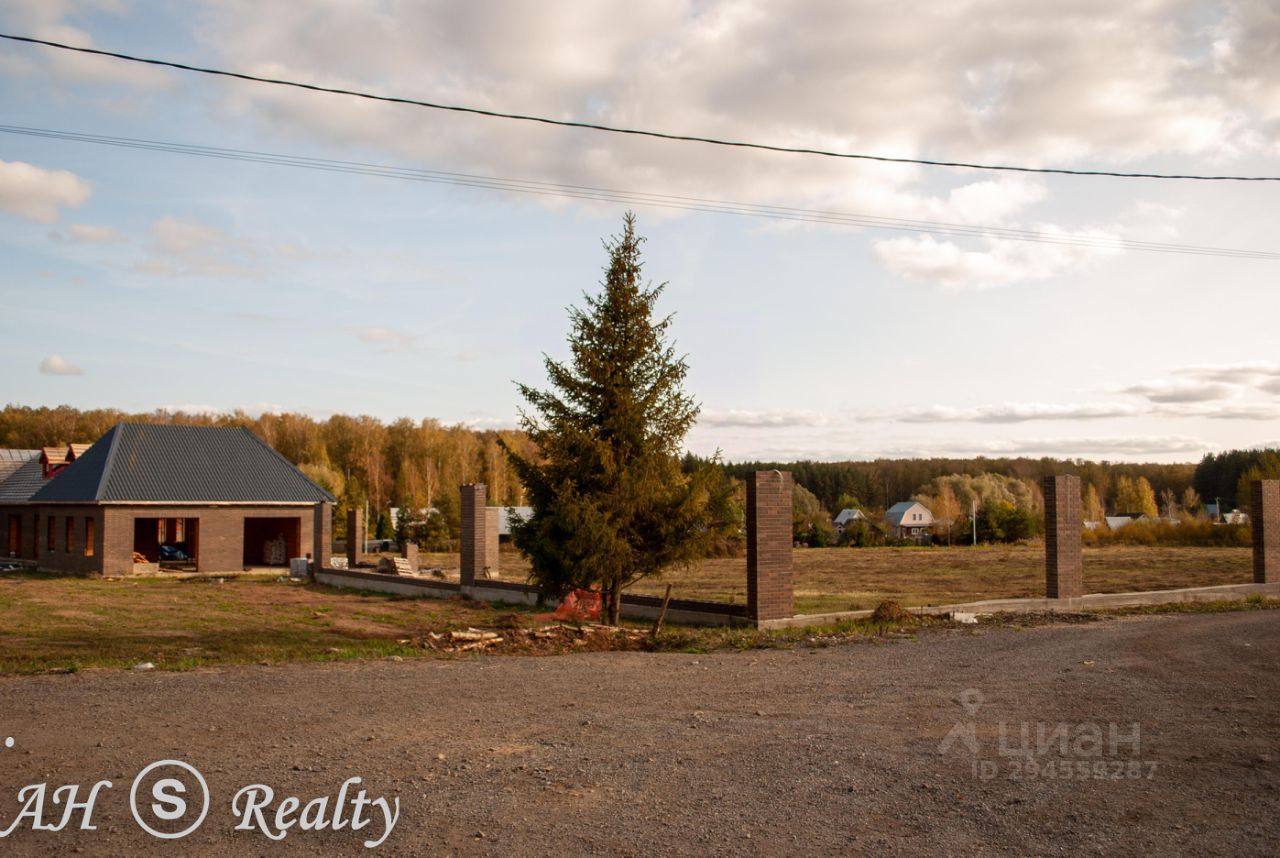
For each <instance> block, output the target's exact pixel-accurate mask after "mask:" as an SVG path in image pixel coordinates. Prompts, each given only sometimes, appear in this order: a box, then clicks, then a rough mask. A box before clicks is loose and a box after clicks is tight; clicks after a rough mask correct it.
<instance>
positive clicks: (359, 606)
mask: <svg viewBox="0 0 1280 858" xmlns="http://www.w3.org/2000/svg"><path fill="white" fill-rule="evenodd" d="M511 612H512V609H511V607H509V606H508V607H505V608H503V609H502V610H501V611H498V610H494V609H493V608H490V607H489V606H488V605H484V604H479V603H471V602H461V601H458V600H453V601H443V600H440V601H437V600H430V599H409V598H404V597H396V596H386V595H381V594H375V593H358V592H353V591H350V590H336V589H332V588H329V587H322V586H314V585H302V584H292V583H287V582H280V581H277V580H275V578H274V577H267V578H262V577H250V576H237V577H230V578H226V579H223V583H215V582H214V579H187V580H180V579H173V578H139V579H128V580H123V581H109V580H103V579H100V578H74V577H55V576H51V575H43V574H25V575H17V574H12V575H3V576H0V673H15V672H17V673H27V672H33V671H40V670H51V669H70V670H75V669H78V668H80V667H132V666H133V665H135V664H137V663H138V662H142V661H150V662H153V663H154V664H155V665H156V666H157V667H159V668H161V669H179V668H187V667H200V666H205V665H213V664H251V663H258V662H272V663H273V662H285V661H308V660H339V659H346V658H374V657H380V656H388V655H412V654H415V652H416V650H414V649H413V648H412V647H408V646H404V645H402V644H400V643H399V641H401V640H404V639H406V638H412V637H415V636H421V635H422V634H424V633H426V632H427V631H437V632H438V631H443V630H448V629H451V628H462V627H466V626H469V625H490V624H493V623H495V622H496V619H497V618H498V617H499V616H503V615H510V614H511ZM419 654H420V653H419Z"/></svg>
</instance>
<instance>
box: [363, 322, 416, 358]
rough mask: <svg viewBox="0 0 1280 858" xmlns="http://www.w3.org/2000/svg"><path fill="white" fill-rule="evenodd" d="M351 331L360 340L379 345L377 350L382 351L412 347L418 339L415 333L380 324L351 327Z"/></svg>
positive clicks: (394, 350) (398, 350)
mask: <svg viewBox="0 0 1280 858" xmlns="http://www.w3.org/2000/svg"><path fill="white" fill-rule="evenodd" d="M352 333H354V334H355V335H356V338H357V339H359V340H360V341H361V342H365V343H369V344H370V345H375V346H379V347H380V349H379V350H380V351H384V352H400V351H406V350H408V349H411V348H413V345H414V343H415V342H416V341H417V339H418V337H417V335H416V334H411V333H409V332H408V331H402V330H398V329H396V328H386V327H381V326H371V327H364V328H353V329H352Z"/></svg>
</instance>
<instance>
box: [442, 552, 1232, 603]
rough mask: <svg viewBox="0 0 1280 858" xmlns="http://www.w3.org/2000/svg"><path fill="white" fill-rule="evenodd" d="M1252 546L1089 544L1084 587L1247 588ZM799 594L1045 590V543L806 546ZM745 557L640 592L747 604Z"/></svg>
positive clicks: (520, 573)
mask: <svg viewBox="0 0 1280 858" xmlns="http://www.w3.org/2000/svg"><path fill="white" fill-rule="evenodd" d="M1250 557H1251V554H1250V550H1249V549H1248V548H1188V547H1181V546H1179V547H1168V548H1161V547H1149V546H1129V545H1109V546H1104V547H1098V548H1086V549H1085V550H1084V564H1085V588H1086V590H1087V591H1088V592H1091V593H1122V592H1125V591H1129V590H1165V589H1171V588H1175V587H1208V586H1212V585H1216V584H1248V583H1249V582H1250V581H1252V580H1253V577H1252V574H1253V573H1252V565H1251V563H1252V561H1251V559H1250ZM794 562H795V598H796V610H797V612H799V613H805V614H816V613H824V612H829V611H849V610H861V609H863V608H874V607H875V606H876V605H878V604H879V603H880V602H882V601H884V600H885V599H892V600H894V601H896V602H898V603H900V604H902V605H906V606H908V607H917V606H920V605H945V604H952V603H956V602H974V601H978V600H981V599H1005V598H1027V597H1038V596H1043V595H1044V545H1043V544H1042V543H1033V544H1030V545H989V546H987V545H984V546H978V547H973V546H957V547H954V548H945V547H930V548H801V549H796V552H795V560H794ZM746 563H747V561H746V560H745V559H744V558H726V559H719V560H709V561H705V562H703V563H701V564H698V565H697V566H695V567H693V568H691V569H677V570H673V571H671V572H670V573H668V574H667V575H665V576H663V578H662V579H660V580H659V579H649V580H645V581H642V582H640V583H639V584H637V585H636V586H635V587H634V588H632V589H633V592H636V593H649V594H652V595H655V596H660V595H662V593H663V591H664V590H665V589H666V585H667V582H670V583H672V584H673V585H674V586H673V588H672V595H673V596H674V597H676V598H681V599H709V600H712V601H718V602H734V603H738V604H742V603H744V602H746V600H747V575H746V568H747V567H746ZM422 564H423V565H424V566H439V567H441V568H443V569H444V570H446V572H447V573H448V574H450V575H451V576H453V577H456V576H457V571H458V555H456V554H423V555H422ZM499 566H500V577H502V578H505V579H507V580H511V581H523V580H525V579H526V578H527V576H528V574H529V564H528V561H527V560H525V559H524V557H523V556H521V555H520V554H519V553H518V552H516V551H515V550H514V549H504V550H503V552H502V554H501V558H500V560H499Z"/></svg>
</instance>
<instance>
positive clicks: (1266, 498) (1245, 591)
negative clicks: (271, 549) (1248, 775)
mask: <svg viewBox="0 0 1280 858" xmlns="http://www.w3.org/2000/svg"><path fill="white" fill-rule="evenodd" d="M793 485H794V483H793V480H792V476H791V474H790V473H787V472H784V471H757V472H755V473H753V474H750V475H749V476H748V478H747V485H746V489H747V509H746V537H747V557H746V570H745V571H746V578H747V582H746V583H747V603H746V604H745V605H741V604H734V603H730V602H714V601H701V600H691V599H672V600H671V601H670V604H669V605H668V608H667V613H666V616H667V619H668V620H669V621H671V622H673V623H683V624H688V625H753V626H756V627H758V628H786V627H795V626H807V625H823V624H829V623H835V622H840V621H842V620H850V619H860V618H865V617H867V616H870V614H871V613H872V612H871V611H869V610H861V611H841V612H837V613H825V614H796V613H795V612H794V598H793V596H794V581H793V570H792V535H791V495H792V490H793ZM460 491H461V498H462V539H461V566H460V571H459V580H458V581H457V582H456V583H455V582H451V581H441V580H432V579H428V578H419V577H414V576H409V575H397V574H391V573H388V572H379V571H373V570H361V569H356V568H354V567H355V566H356V564H357V562H358V560H359V557H358V556H353V555H354V550H353V548H352V547H351V546H353V545H360V544H361V543H360V542H359V541H356V540H352V539H350V538H348V541H347V544H348V546H349V547H348V557H347V558H344V559H345V560H346V561H348V562H347V563H343V564H342V565H344V566H348V567H349V568H346V569H336V568H333V566H332V565H331V563H330V562H329V561H328V554H327V551H326V553H325V554H324V555H321V554H320V553H319V551H320V548H319V542H320V533H321V530H322V528H321V527H320V526H319V525H320V523H319V522H317V526H316V528H315V531H316V534H317V554H316V557H317V558H318V559H321V562H318V563H317V564H316V580H317V581H319V582H320V583H323V584H329V585H332V586H335V587H346V588H354V589H361V590H371V591H376V592H383V593H395V594H399V595H407V596H425V597H431V598H450V597H456V596H459V595H461V596H464V597H467V598H471V599H478V600H482V601H486V602H500V603H508V604H519V605H534V604H537V603H538V589H537V588H536V587H534V586H532V585H529V584H525V583H519V582H515V581H503V580H500V579H498V578H497V577H496V575H497V571H498V570H497V563H498V559H497V558H498V553H497V543H498V531H497V526H496V519H493V517H492V514H491V510H492V508H490V507H487V506H486V501H487V497H486V495H487V489H486V486H485V485H484V484H482V483H474V484H468V485H464V486H462V487H461V489H460ZM1044 498H1045V564H1044V569H1045V595H1044V597H1043V598H1032V599H996V600H987V601H980V602H968V603H964V604H955V605H936V606H929V607H924V608H919V609H913V610H917V611H918V612H921V613H925V614H934V615H938V614H949V613H958V612H972V613H994V612H999V611H1010V612H1031V611H1036V612H1039V611H1080V610H1089V609H1104V608H1119V607H1130V606H1139V605H1155V604H1165V603H1170V602H1194V601H1215V600H1222V599H1243V598H1247V597H1249V596H1254V595H1262V596H1280V480H1263V481H1258V482H1254V483H1253V484H1252V502H1253V506H1252V510H1253V583H1252V584H1228V585H1223V586H1215V587H1193V588H1183V589H1176V590H1150V591H1141V592H1131V593H1089V592H1088V591H1087V586H1088V578H1087V574H1086V573H1087V571H1088V570H1087V568H1086V567H1085V564H1084V550H1083V544H1082V540H1081V533H1082V530H1083V525H1084V522H1083V520H1082V510H1081V502H1080V498H1081V495H1080V479H1079V477H1076V476H1073V475H1065V474H1064V475H1058V476H1052V477H1047V478H1045V480H1044ZM319 514H320V513H319V512H317V515H319ZM347 525H348V533H349V534H351V533H357V534H362V533H363V522H362V520H361V517H360V513H359V511H358V510H352V511H350V513H349V518H348V522H347ZM324 533H325V534H326V536H327V533H328V526H327V525H326V526H325V527H324ZM661 607H662V599H661V598H659V597H656V596H642V595H632V594H625V595H624V596H623V598H622V615H623V616H624V617H627V618H632V619H653V618H655V617H657V616H658V614H659V612H660V611H661Z"/></svg>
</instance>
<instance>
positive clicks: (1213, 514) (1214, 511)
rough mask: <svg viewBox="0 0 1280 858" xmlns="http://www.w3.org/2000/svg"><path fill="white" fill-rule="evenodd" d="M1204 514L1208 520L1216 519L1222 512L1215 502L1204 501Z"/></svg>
mask: <svg viewBox="0 0 1280 858" xmlns="http://www.w3.org/2000/svg"><path fill="white" fill-rule="evenodd" d="M1204 514H1205V515H1207V516H1208V517H1209V520H1210V521H1217V520H1218V516H1220V515H1221V514H1222V510H1221V509H1219V507H1218V504H1217V503H1206V504H1205V505H1204Z"/></svg>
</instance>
